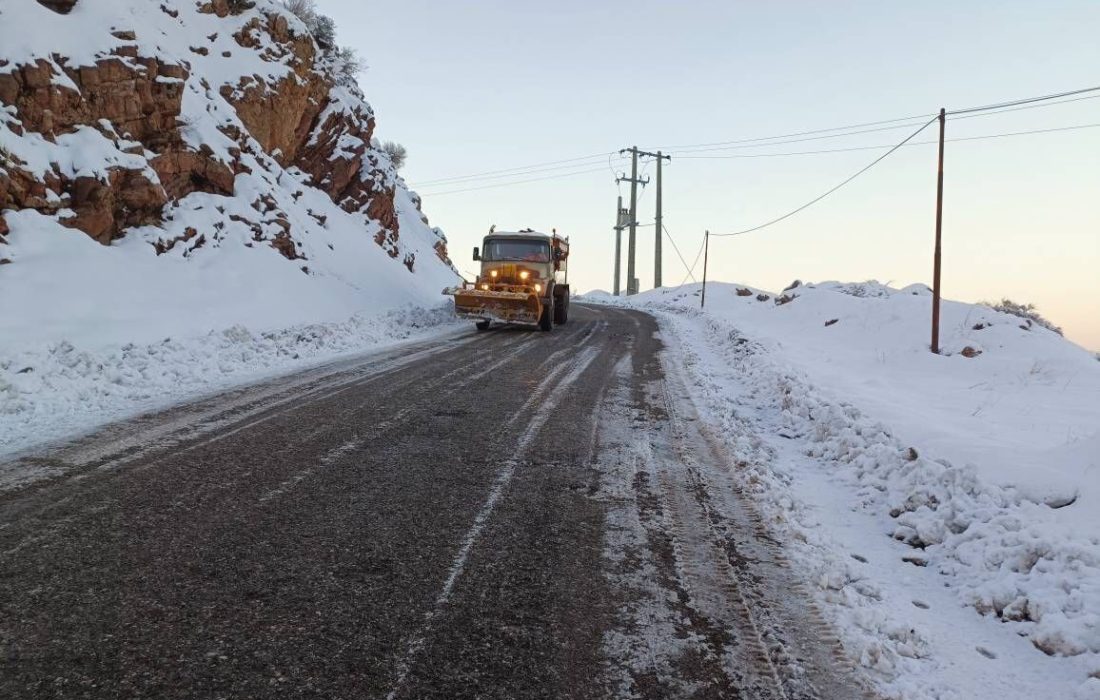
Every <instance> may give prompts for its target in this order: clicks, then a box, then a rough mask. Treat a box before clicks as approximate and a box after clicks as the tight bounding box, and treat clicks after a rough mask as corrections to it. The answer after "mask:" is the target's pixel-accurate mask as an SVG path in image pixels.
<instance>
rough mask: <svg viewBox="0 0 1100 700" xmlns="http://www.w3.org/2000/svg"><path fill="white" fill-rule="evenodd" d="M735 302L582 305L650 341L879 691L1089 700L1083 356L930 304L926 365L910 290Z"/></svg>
mask: <svg viewBox="0 0 1100 700" xmlns="http://www.w3.org/2000/svg"><path fill="white" fill-rule="evenodd" d="M744 289H748V288H746V287H744V286H735V285H725V284H714V285H708V289H707V309H706V311H705V312H703V311H700V310H699V308H698V304H699V296H698V293H699V290H698V287H697V286H689V287H682V288H678V289H666V290H657V291H654V292H648V293H645V294H642V295H639V296H637V297H634V298H632V299H630V300H623V299H614V298H611V297H607V296H606V295H603V294H593V295H589V299H590V300H592V301H597V302H602V303H613V304H630V305H634V306H638V307H639V308H644V309H647V310H650V311H653V312H655V313H656V314H657V315H658V317H659V318H660V319H661V321H662V324H663V325H664V326H665V327H667V328H668V330H669V332H667V333H664V335H665V336H666V338H667V339H668V342H669V345H670V347H671V350H672V353H673V355H674V356H675V357H676V358H677V359H678V360H679V361H681V362H683V363H684V365H685V367H686V368H687V369H688V373H689V376H691V377H692V378H693V380H694V385H693V386H692V387H691V389H692V392H693V393H694V394H695V396H696V400H697V402H699V403H701V404H702V408H703V409H704V411H705V412H706V413H707V415H708V419H709V420H710V421H711V422H713V423H714V424H715V425H717V426H719V427H720V428H721V430H722V433H723V434H724V435H725V436H726V439H727V441H728V442H729V443H730V446H731V454H733V455H734V456H735V457H736V459H738V460H739V464H738V465H737V469H736V472H737V474H738V475H739V477H740V478H741V480H742V481H743V483H745V484H746V490H747V491H748V492H750V493H752V494H753V495H754V497H755V498H756V499H757V500H758V502H759V504H760V505H761V508H762V509H763V511H764V512H765V513H766V515H767V516H768V518H769V522H770V523H771V525H772V526H773V527H774V528H775V529H776V531H777V533H779V534H780V535H782V537H783V539H784V541H785V542H786V545H787V548H788V550H790V552H791V554H792V557H791V558H792V560H794V561H795V562H797V563H798V565H800V566H801V567H802V568H803V569H804V571H805V573H806V575H807V578H808V579H809V580H812V581H815V582H816V583H817V590H818V597H819V600H820V601H821V602H823V603H824V604H825V605H824V609H825V611H826V614H827V615H828V616H830V618H831V619H832V620H833V622H834V624H835V625H836V626H837V627H838V629H839V630H840V631H841V632H842V634H843V636H844V639H845V643H846V646H847V648H848V650H849V653H850V654H851V655H852V656H853V657H854V658H856V659H858V661H859V662H860V663H861V665H862V666H863V667H864V668H866V669H868V670H869V672H870V673H871V675H872V677H873V678H874V679H876V681H877V682H878V684H879V686H880V689H881V690H882V692H883V693H884V694H885V695H886V696H887V697H892V698H941V697H942V698H960V699H961V698H968V699H969V698H987V697H988V698H1030V697H1036V696H1037V695H1039V694H1043V695H1047V696H1050V697H1067V698H1068V697H1080V698H1094V697H1100V695H1097V694H1096V691H1097V690H1098V684H1097V680H1098V678H1097V676H1100V673H1098V672H1100V617H1098V616H1100V518H1098V517H1097V515H1096V513H1097V512H1100V399H1098V398H1097V397H1100V365H1098V363H1096V362H1095V359H1094V358H1093V356H1092V354H1091V353H1088V352H1086V351H1084V350H1083V349H1081V348H1078V347H1077V346H1075V345H1073V344H1072V343H1069V342H1068V341H1065V340H1064V339H1063V338H1061V337H1060V336H1058V335H1057V334H1055V333H1054V332H1052V331H1049V330H1047V329H1045V328H1041V327H1039V326H1037V325H1032V326H1028V327H1024V324H1021V323H1020V319H1019V318H1017V317H1015V316H1012V315H1009V314H1003V313H1000V312H997V311H994V310H993V309H990V308H988V307H984V306H980V305H970V304H961V303H955V302H945V304H944V309H943V311H944V314H943V319H944V320H943V327H942V337H943V343H944V348H945V354H944V355H942V356H936V355H933V354H932V353H930V352H929V351H928V347H927V339H926V337H925V336H926V334H927V322H928V313H929V299H928V291H927V289H926V288H925V287H923V286H921V285H915V286H912V287H908V288H905V289H902V290H896V289H891V288H889V287H886V286H884V285H880V284H877V283H864V284H838V283H825V284H819V285H802V284H799V285H793V286H792V287H791V288H789V289H788V290H786V291H785V292H784V293H783V294H782V295H780V296H779V298H782V297H784V296H785V297H787V298H788V301H787V302H786V303H783V304H780V305H777V304H776V302H775V301H774V300H775V299H776V297H775V295H772V294H766V293H763V292H759V290H749V291H750V292H751V293H750V294H745V293H744V292H742V291H739V290H744ZM760 299H764V301H760ZM833 319H836V320H835V321H834V322H833V323H828V322H829V321H831V320H833ZM978 339H980V343H979V340H978ZM966 347H971V348H975V349H979V348H980V349H981V350H982V351H983V352H982V353H981V354H980V355H974V356H972V357H969V358H968V357H966V356H965V355H963V353H962V350H963V349H964V348H966ZM961 606H965V607H961ZM967 608H969V609H970V612H967Z"/></svg>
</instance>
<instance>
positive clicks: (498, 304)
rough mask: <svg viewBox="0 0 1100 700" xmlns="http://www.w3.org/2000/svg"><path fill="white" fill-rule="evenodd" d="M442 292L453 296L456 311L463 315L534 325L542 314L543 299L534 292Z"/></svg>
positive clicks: (461, 289) (478, 318)
mask: <svg viewBox="0 0 1100 700" xmlns="http://www.w3.org/2000/svg"><path fill="white" fill-rule="evenodd" d="M443 293H444V294H452V295H454V298H455V312H456V313H457V314H458V315H459V316H460V317H462V318H470V319H474V320H479V321H486V320H487V321H498V322H500V323H525V324H531V325H535V324H537V323H538V322H539V317H540V316H541V315H542V302H540V301H539V298H538V297H537V296H535V295H534V294H528V293H525V292H505V291H487V290H484V289H463V288H461V287H455V288H451V289H446V290H444V291H443Z"/></svg>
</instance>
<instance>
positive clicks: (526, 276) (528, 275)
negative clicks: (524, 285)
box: [519, 270, 531, 280]
mask: <svg viewBox="0 0 1100 700" xmlns="http://www.w3.org/2000/svg"><path fill="white" fill-rule="evenodd" d="M530 276H531V273H530V272H528V271H527V270H524V271H523V272H521V273H519V278H520V279H521V280H525V279H527V278H528V277H530Z"/></svg>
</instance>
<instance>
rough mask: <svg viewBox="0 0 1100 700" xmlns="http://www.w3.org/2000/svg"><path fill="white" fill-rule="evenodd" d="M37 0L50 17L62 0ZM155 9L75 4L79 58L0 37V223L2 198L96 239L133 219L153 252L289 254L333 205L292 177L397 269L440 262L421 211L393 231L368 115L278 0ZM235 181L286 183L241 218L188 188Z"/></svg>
mask: <svg viewBox="0 0 1100 700" xmlns="http://www.w3.org/2000/svg"><path fill="white" fill-rule="evenodd" d="M132 1H133V2H135V3H137V2H138V0H132ZM39 3H40V4H41V5H44V6H47V7H49V8H50V9H51V10H53V11H55V12H59V13H62V14H65V13H67V12H68V11H69V10H71V9H72V7H73V6H74V4H75V2H73V1H70V2H65V1H63V0H39ZM141 7H142V8H143V9H146V8H147V7H148V6H147V5H145V4H142V5H141ZM155 7H159V10H160V12H159V13H155V15H154V16H153V17H150V15H149V14H148V13H145V14H141V13H136V14H141V16H142V20H141V26H138V27H128V26H126V25H125V24H124V23H120V22H119V20H118V15H117V8H114V9H112V8H111V7H105V8H100V7H99V6H96V5H95V4H94V3H89V4H88V6H87V11H86V12H80V13H78V14H79V15H80V17H81V18H82V19H81V20H80V21H81V22H89V23H90V24H92V25H93V26H89V28H88V31H89V33H88V37H89V38H88V43H87V45H86V46H84V47H82V48H83V50H82V55H86V56H92V57H93V58H91V59H84V61H85V62H86V64H83V65H82V64H78V62H77V60H76V59H72V58H66V57H65V56H64V55H62V54H61V53H59V51H62V50H63V49H64V48H65V47H56V49H57V51H55V50H54V47H52V46H50V45H49V44H48V42H47V43H45V44H40V48H39V49H38V51H37V53H33V54H28V55H30V56H34V57H33V58H26V57H23V58H18V59H12V58H6V57H5V55H4V49H3V46H0V144H2V143H15V144H16V145H17V146H20V148H16V149H15V151H16V153H15V154H7V153H5V152H4V151H3V150H0V227H2V228H4V229H6V227H7V226H6V224H5V223H3V222H4V219H3V215H2V212H3V211H4V210H5V209H16V210H20V209H33V210H35V211H37V212H39V213H40V214H42V215H44V216H48V217H51V218H53V219H54V220H55V221H57V222H59V223H62V224H63V225H65V226H68V227H71V228H74V229H79V230H80V231H83V232H84V233H86V234H88V236H90V237H91V238H93V239H94V240H96V241H99V242H100V243H103V244H110V243H111V242H112V241H114V240H116V239H118V238H120V237H122V236H125V235H127V233H128V231H131V230H133V229H135V228H138V227H140V228H141V229H142V232H141V233H140V235H142V236H143V237H144V238H145V240H146V241H147V242H148V243H149V244H150V245H151V247H152V248H153V250H154V252H156V254H157V255H168V254H172V255H179V254H181V253H180V251H181V249H182V250H184V251H185V253H183V255H184V256H187V255H189V254H190V253H193V252H195V251H196V250H197V249H198V248H200V247H205V248H206V249H207V250H209V249H213V248H217V247H219V246H220V245H222V244H223V242H224V241H229V240H235V241H237V242H238V243H243V244H244V245H245V246H248V247H256V244H263V245H264V247H271V248H274V249H275V250H277V251H278V252H279V253H281V254H282V255H283V256H284V257H286V258H287V259H289V260H301V259H306V258H307V253H309V255H310V256H312V252H310V251H308V248H309V246H308V245H306V238H305V236H306V235H307V234H306V233H305V232H306V231H307V230H310V229H311V227H314V226H315V225H319V226H320V227H322V228H324V227H325V226H326V224H325V221H326V219H327V218H328V217H329V216H331V215H333V213H334V212H332V211H330V212H329V213H326V214H320V215H317V216H313V211H312V210H308V212H309V215H308V216H306V215H303V213H302V212H295V211H294V210H295V206H296V204H295V203H296V202H297V200H298V197H300V196H301V193H300V192H298V193H294V189H295V188H297V187H299V186H300V187H303V188H304V187H306V186H307V184H308V186H312V187H314V188H316V189H318V190H320V191H322V192H323V193H324V194H325V195H327V197H328V198H329V199H330V200H331V201H332V202H333V203H334V204H335V205H336V207H339V209H342V210H343V212H346V213H348V214H351V215H352V217H354V218H358V219H359V220H360V221H361V222H362V227H363V229H364V231H365V235H369V236H371V237H372V238H373V240H375V241H376V242H377V243H378V245H379V246H380V247H381V248H383V250H384V251H385V252H386V254H387V255H388V256H389V257H391V258H393V259H395V260H397V261H399V262H403V263H404V264H405V265H406V267H408V268H409V269H410V270H412V269H413V267H414V264H415V260H416V254H415V251H416V250H423V251H425V252H426V251H427V250H428V249H429V246H431V247H434V250H435V253H436V256H437V257H438V258H439V259H440V260H443V261H444V262H448V264H449V260H448V258H447V252H446V241H445V239H444V238H443V237H442V235H441V234H439V233H435V234H434V235H433V234H432V233H430V232H431V228H430V226H428V224H427V219H426V218H424V217H421V218H422V220H423V222H424V226H423V229H424V230H423V231H421V230H420V228H421V227H415V229H416V231H417V233H418V234H420V235H424V236H426V237H427V238H426V240H424V241H421V240H420V238H419V237H417V236H415V235H414V236H413V237H412V238H411V239H409V241H403V240H402V237H401V231H400V222H401V221H402V220H404V218H403V217H399V216H398V211H397V204H396V198H397V193H398V190H399V189H403V187H404V184H403V183H402V182H401V180H400V178H399V177H398V175H397V172H396V169H395V168H394V167H393V164H392V162H391V161H390V159H389V157H388V156H386V155H385V154H384V153H382V152H381V151H380V150H379V149H378V148H376V147H375V146H374V145H373V144H372V139H373V138H374V130H375V119H374V114H373V112H372V110H371V108H370V106H369V105H368V104H367V103H366V102H365V101H364V100H363V97H362V95H361V94H360V92H359V90H358V87H357V86H356V85H355V84H354V81H353V80H350V79H349V78H348V76H349V73H348V71H347V70H346V66H343V67H342V64H340V63H339V61H340V58H339V56H338V55H337V54H336V53H335V52H334V51H333V50H332V49H333V47H331V46H328V45H326V47H325V48H320V47H319V45H318V44H317V43H316V42H315V40H314V39H313V37H312V36H311V35H310V34H309V32H308V31H306V27H305V25H304V24H303V23H301V22H299V21H297V20H296V19H295V18H294V17H292V16H290V15H288V14H286V13H284V12H280V11H278V10H277V7H278V6H277V5H272V4H267V3H265V4H261V5H259V6H257V3H252V2H248V1H247V0H205V1H204V0H160V2H159V3H158V4H157V5H156V6H155ZM35 12H37V13H39V14H38V17H39V18H42V17H43V15H42V11H41V10H40V9H35V10H33V11H28V12H27V14H26V16H27V17H33V16H34V13H35ZM100 12H101V14H102V17H103V18H104V19H103V21H101V22H100V23H99V25H94V22H91V19H90V18H92V17H95V16H97V13H100ZM4 14H5V15H7V12H6V11H5V13H4ZM200 15H214V16H216V17H218V18H223V19H224V29H222V30H221V31H215V32H213V33H210V29H211V26H214V25H212V24H211V22H212V19H211V18H210V17H209V16H206V17H201V18H200ZM28 21H29V20H28ZM51 21H70V20H56V19H52V20H51ZM71 21H76V19H75V15H74V18H73V20H71ZM135 21H136V20H135ZM215 23H216V21H215ZM9 26H11V25H9ZM199 26H201V27H203V29H202V30H201V31H196V30H194V29H191V28H189V27H199ZM0 36H3V35H2V34H0ZM166 56H173V57H174V58H172V59H168V58H166ZM180 56H186V57H187V58H186V59H183V58H179V57H180ZM257 59H258V60H257ZM263 66H269V67H270V68H269V69H268V68H264V67H263ZM341 76H342V77H341ZM185 98H186V100H187V101H189V102H187V104H185ZM20 154H21V155H22V159H21V158H20V157H19V156H20ZM242 177H243V178H245V180H243V181H242V180H241V178H242ZM287 178H289V183H290V184H288V180H287ZM242 187H243V188H244V191H246V192H252V193H255V192H273V193H274V189H277V188H279V187H287V188H289V190H290V193H291V194H292V195H293V196H292V200H293V201H288V200H287V198H286V195H285V194H283V195H278V196H276V197H274V198H273V199H272V198H270V197H269V199H271V201H269V202H261V201H258V202H257V203H252V209H255V210H256V211H257V212H259V216H255V215H254V213H253V212H251V211H250V210H248V206H249V203H245V202H234V203H232V204H230V203H226V206H222V205H216V204H211V203H210V201H209V200H201V199H200V200H193V199H191V198H190V197H189V196H190V195H193V194H196V193H206V194H210V195H215V196H223V197H227V198H232V199H237V195H238V194H239V190H241V188H242ZM252 196H253V197H255V195H254V194H253V195H252ZM184 200H188V201H187V202H185V201H184ZM276 200H278V201H276ZM197 202H202V204H201V205H197ZM416 205H417V208H419V200H417V201H416ZM313 206H314V207H316V204H314V205H313ZM181 208H183V209H186V210H187V211H189V212H191V211H196V210H203V209H204V210H205V213H203V214H201V215H199V217H198V218H199V220H200V222H199V224H198V225H192V224H191V222H190V221H189V220H185V219H180V218H177V215H176V213H175V212H177V211H178V210H179V209H181ZM212 211H213V212H215V213H211V212H212ZM288 212H290V214H288ZM187 216H190V214H188V215H187ZM310 216H313V219H312V220H311V219H310V218H309V217H310ZM9 221H10V217H9ZM158 229H159V230H158ZM410 235H411V234H410ZM410 241H412V242H414V243H415V245H411V244H410ZM425 243H426V244H427V245H424V244H425ZM328 247H329V248H332V246H328ZM436 256H432V257H436Z"/></svg>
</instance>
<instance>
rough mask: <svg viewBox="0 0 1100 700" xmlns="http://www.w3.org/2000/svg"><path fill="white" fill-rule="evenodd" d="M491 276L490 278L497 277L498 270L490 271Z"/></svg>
mask: <svg viewBox="0 0 1100 700" xmlns="http://www.w3.org/2000/svg"><path fill="white" fill-rule="evenodd" d="M489 276H490V277H496V276H497V271H496V270H490V271H489Z"/></svg>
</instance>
